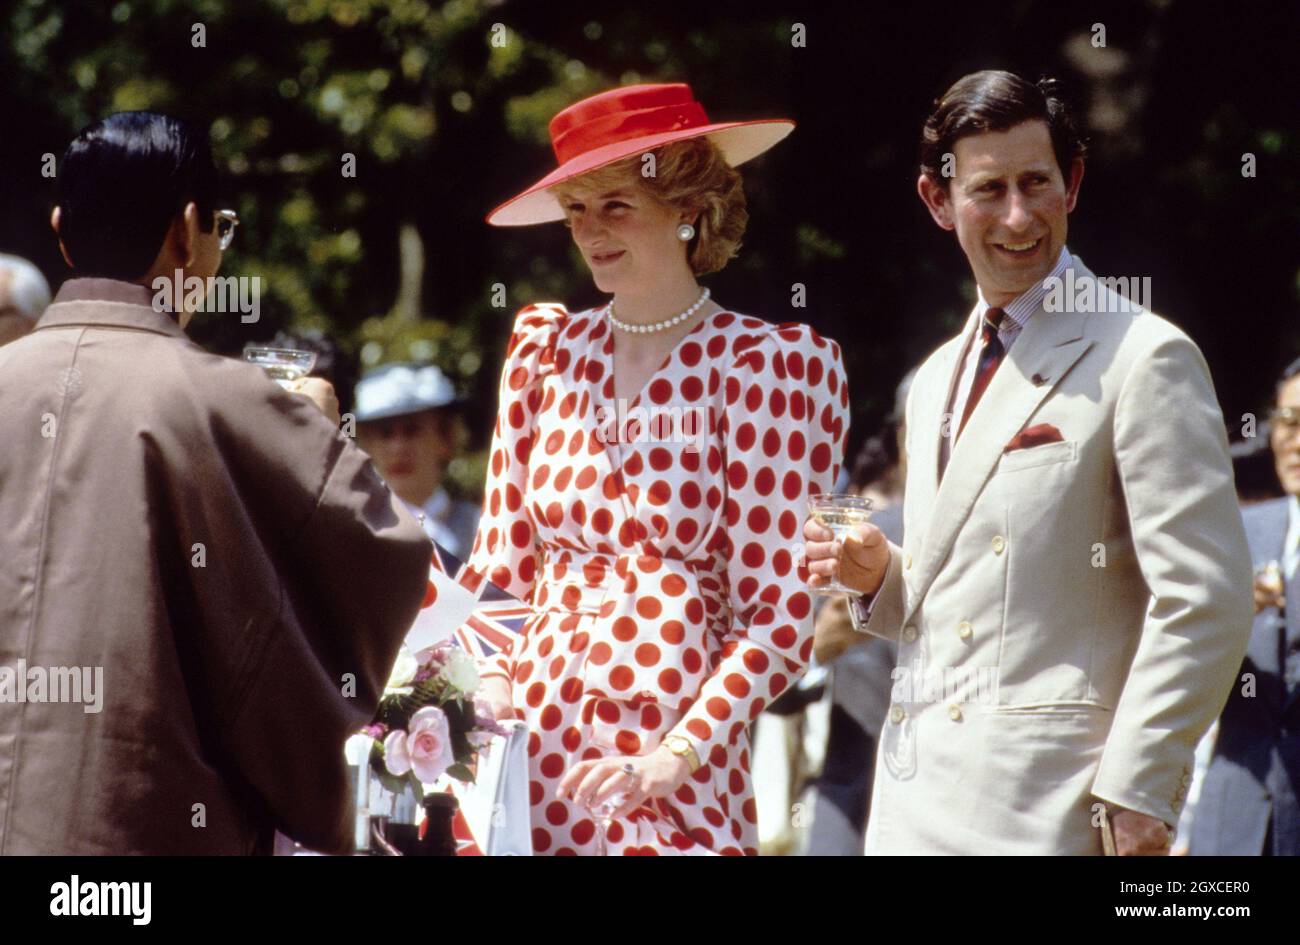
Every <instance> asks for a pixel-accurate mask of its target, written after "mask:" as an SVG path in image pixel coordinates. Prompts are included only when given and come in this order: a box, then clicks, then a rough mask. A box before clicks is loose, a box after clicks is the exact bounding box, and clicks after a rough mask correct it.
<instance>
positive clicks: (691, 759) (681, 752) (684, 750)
mask: <svg viewBox="0 0 1300 945" xmlns="http://www.w3.org/2000/svg"><path fill="white" fill-rule="evenodd" d="M662 744H663V746H664V747H665V748H667V749H668V750H669V751H671V752H672V753H673V754H674V755H676V756H677V757H679V758H685V759H686V763H687V764H688V765H690V766H691V774H694V773H695V772H696V771H699V770H700V756H699V755H697V754H696V753H695V746H694V745H692V744H691V743H690V742H689V741H688V740H687V739H685V738H682V736H680V735H665V736H664V739H663V742H662Z"/></svg>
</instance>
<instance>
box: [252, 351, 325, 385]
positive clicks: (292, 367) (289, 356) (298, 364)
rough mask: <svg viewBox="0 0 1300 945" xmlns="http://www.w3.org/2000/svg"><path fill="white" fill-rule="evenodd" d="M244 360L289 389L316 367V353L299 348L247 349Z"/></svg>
mask: <svg viewBox="0 0 1300 945" xmlns="http://www.w3.org/2000/svg"><path fill="white" fill-rule="evenodd" d="M244 360H245V361H250V362H252V363H253V364H256V365H257V366H258V367H260V368H261V369H262V370H263V371H265V372H266V373H267V374H268V375H270V377H271V380H273V381H275V382H276V383H277V384H279V385H280V386H281V387H284V388H288V386H289V385H290V384H292V383H293V382H294V381H296V380H297V379H298V378H300V377H306V376H307V375H308V374H310V373H311V369H312V368H314V367H315V366H316V352H315V351H302V350H299V349H297V348H245V349H244Z"/></svg>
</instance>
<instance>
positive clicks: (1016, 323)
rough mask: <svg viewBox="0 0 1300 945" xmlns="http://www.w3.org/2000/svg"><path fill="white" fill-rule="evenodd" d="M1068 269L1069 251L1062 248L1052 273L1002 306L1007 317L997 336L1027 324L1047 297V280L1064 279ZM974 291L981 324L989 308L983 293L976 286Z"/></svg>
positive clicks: (1014, 330) (1017, 330)
mask: <svg viewBox="0 0 1300 945" xmlns="http://www.w3.org/2000/svg"><path fill="white" fill-rule="evenodd" d="M1068 268H1070V251H1069V250H1068V249H1066V248H1065V247H1064V246H1062V247H1061V255H1060V256H1058V257H1057V258H1056V265H1055V266H1054V267H1052V271H1051V272H1049V273H1048V274H1047V275H1046V276H1044V277H1043V278H1042V279H1040V280H1039V281H1038V282H1035V283H1034V284H1033V285H1031V286H1030V287H1029V288H1028V289H1026V290H1025V291H1024V292H1022V293H1021V294H1020V295H1018V296H1016V297H1015V298H1014V299H1012V300H1011V301H1010V302H1008V303H1007V304H1006V305H1004V306H1002V310H1003V311H1004V312H1006V313H1007V317H1006V318H1005V319H1003V321H1002V325H1001V327H1000V328H999V330H998V334H999V335H1001V334H1004V333H1006V332H1019V331H1020V330H1021V329H1022V328H1024V327H1025V325H1027V324H1029V319H1030V317H1031V316H1032V315H1033V314H1034V313H1035V312H1037V311H1038V310H1039V309H1040V308H1041V307H1042V304H1043V299H1045V298H1046V297H1047V280H1049V279H1063V278H1065V270H1066V269H1068ZM975 291H976V293H977V294H978V296H979V306H978V307H979V320H980V322H981V323H982V322H983V321H984V316H985V315H986V314H987V313H988V310H989V308H990V306H989V303H988V302H987V301H986V300H985V298H984V292H983V291H982V290H981V289H980V288H979V287H978V286H976V289H975Z"/></svg>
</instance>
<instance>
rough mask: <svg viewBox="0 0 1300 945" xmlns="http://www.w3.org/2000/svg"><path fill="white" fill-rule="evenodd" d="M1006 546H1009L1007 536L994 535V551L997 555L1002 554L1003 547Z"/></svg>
mask: <svg viewBox="0 0 1300 945" xmlns="http://www.w3.org/2000/svg"><path fill="white" fill-rule="evenodd" d="M1006 546H1007V540H1006V539H1005V538H1003V537H1002V536H1001V535H994V536H993V553H994V554H995V555H1000V554H1002V549H1003V548H1005V547H1006Z"/></svg>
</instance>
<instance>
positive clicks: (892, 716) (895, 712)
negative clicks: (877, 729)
mask: <svg viewBox="0 0 1300 945" xmlns="http://www.w3.org/2000/svg"><path fill="white" fill-rule="evenodd" d="M906 717H907V713H906V712H904V711H903V707H902V706H901V705H896V706H892V707H891V708H890V710H889V721H891V722H893V723H894V724H895V725H898V724H899V723H900V722H902V721H903V719H905V718H906Z"/></svg>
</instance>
